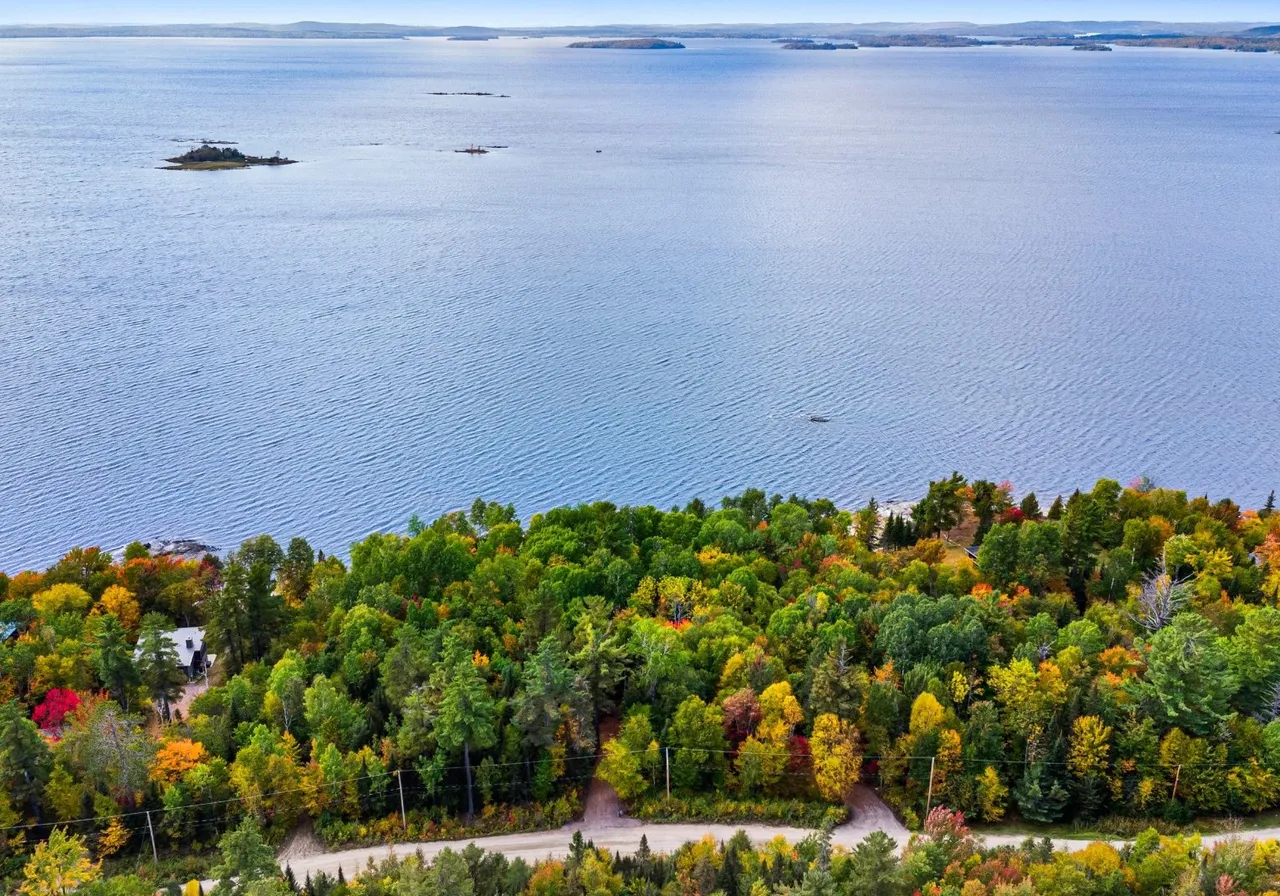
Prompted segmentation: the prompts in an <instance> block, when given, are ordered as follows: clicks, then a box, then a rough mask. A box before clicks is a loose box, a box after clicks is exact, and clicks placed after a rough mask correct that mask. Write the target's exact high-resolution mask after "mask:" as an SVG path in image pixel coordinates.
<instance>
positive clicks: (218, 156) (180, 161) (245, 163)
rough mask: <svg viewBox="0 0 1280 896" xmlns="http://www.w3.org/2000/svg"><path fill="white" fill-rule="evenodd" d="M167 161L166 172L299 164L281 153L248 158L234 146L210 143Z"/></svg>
mask: <svg viewBox="0 0 1280 896" xmlns="http://www.w3.org/2000/svg"><path fill="white" fill-rule="evenodd" d="M165 161H166V162H168V163H169V164H168V165H166V166H165V167H164V170H165V171H229V170H231V169H233V168H253V167H255V166H258V165H296V164H297V163H296V162H295V161H294V160H293V159H286V158H284V157H283V156H282V155H280V153H276V154H275V155H273V156H247V155H245V154H244V153H242V152H241V151H240V150H238V149H236V148H235V147H234V146H211V145H210V144H208V143H205V144H204V145H202V146H199V147H197V148H196V149H193V150H191V151H190V152H185V153H183V154H182V155H180V156H174V157H173V158H172V159H165Z"/></svg>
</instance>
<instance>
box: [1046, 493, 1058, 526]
mask: <svg viewBox="0 0 1280 896" xmlns="http://www.w3.org/2000/svg"><path fill="white" fill-rule="evenodd" d="M1046 518H1047V519H1050V520H1060V519H1062V495H1058V497H1056V498H1054V499H1053V503H1052V504H1051V505H1049V513H1048V516H1047V517H1046Z"/></svg>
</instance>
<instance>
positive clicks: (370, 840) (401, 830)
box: [316, 790, 582, 849]
mask: <svg viewBox="0 0 1280 896" xmlns="http://www.w3.org/2000/svg"><path fill="white" fill-rule="evenodd" d="M581 813H582V800H581V795H580V793H579V792H578V791H577V790H570V791H569V792H568V793H567V794H565V795H564V796H562V797H559V798H558V799H554V800H551V801H550V802H547V803H533V804H531V805H527V806H497V805H489V806H485V808H484V809H483V810H481V812H480V813H479V814H478V815H477V816H476V817H475V819H473V820H472V821H471V823H470V824H468V823H467V822H466V821H465V820H463V819H461V818H458V817H456V816H454V815H451V814H450V813H449V811H448V810H447V809H444V808H435V809H412V810H410V811H409V813H408V821H409V823H408V826H407V827H406V826H405V825H404V824H402V823H401V820H400V814H399V813H398V812H396V813H393V814H391V815H387V816H385V817H383V818H375V819H370V820H366V821H348V820H345V819H343V818H339V817H327V816H321V817H320V819H319V820H318V821H317V822H316V835H317V836H318V837H319V838H320V841H321V842H322V843H323V844H324V845H325V848H326V849H346V848H349V847H355V846H375V845H377V844H381V843H408V842H422V841H431V840H465V839H467V838H469V837H488V836H492V835H495V834H520V833H526V832H528V831H548V830H553V829H555V828H561V827H564V826H565V825H567V824H568V823H569V822H571V821H573V820H574V819H575V818H576V817H577V816H579V815H580V814H581Z"/></svg>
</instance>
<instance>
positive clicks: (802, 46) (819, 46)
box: [782, 40, 858, 50]
mask: <svg viewBox="0 0 1280 896" xmlns="http://www.w3.org/2000/svg"><path fill="white" fill-rule="evenodd" d="M782 49H784V50H856V49H858V45H857V44H833V43H827V42H823V43H817V42H815V41H811V40H797V41H792V42H790V43H785V44H783V45H782Z"/></svg>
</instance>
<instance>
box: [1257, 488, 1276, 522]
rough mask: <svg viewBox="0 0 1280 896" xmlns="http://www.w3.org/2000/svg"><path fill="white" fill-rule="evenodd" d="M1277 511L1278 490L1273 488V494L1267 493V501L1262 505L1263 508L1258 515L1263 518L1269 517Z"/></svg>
mask: <svg viewBox="0 0 1280 896" xmlns="http://www.w3.org/2000/svg"><path fill="white" fill-rule="evenodd" d="M1275 512H1276V491H1275V489H1272V490H1271V494H1269V495H1267V503H1266V504H1264V505H1262V509H1261V510H1259V511H1258V516H1259V517H1261V518H1262V519H1264V520H1265V519H1267V518H1269V517H1270V516H1271V515H1272V514H1274V513H1275Z"/></svg>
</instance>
